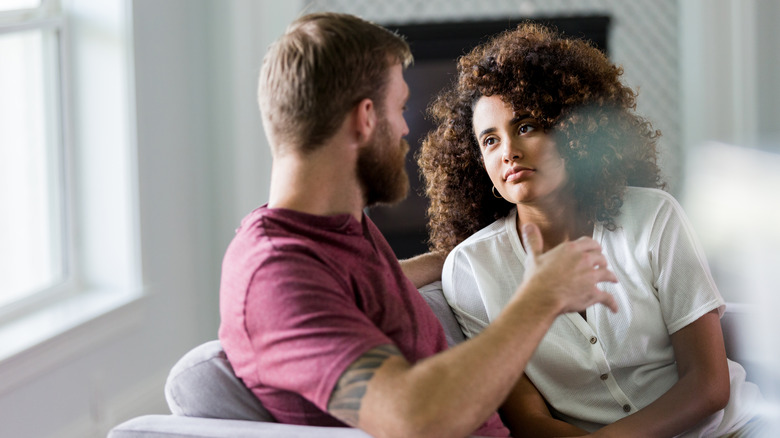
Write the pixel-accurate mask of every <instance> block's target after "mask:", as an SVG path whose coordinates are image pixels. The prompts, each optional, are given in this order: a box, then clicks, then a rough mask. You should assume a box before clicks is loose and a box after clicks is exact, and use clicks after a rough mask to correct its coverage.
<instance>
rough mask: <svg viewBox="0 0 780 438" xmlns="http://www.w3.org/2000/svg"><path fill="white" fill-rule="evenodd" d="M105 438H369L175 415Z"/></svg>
mask: <svg viewBox="0 0 780 438" xmlns="http://www.w3.org/2000/svg"><path fill="white" fill-rule="evenodd" d="M108 438H371V436H370V435H368V434H366V433H365V432H363V431H361V430H359V429H352V428H347V427H314V426H294V425H291V424H279V423H267V422H262V421H246V420H222V419H216V418H197V417H182V416H178V415H144V416H141V417H136V418H133V419H131V420H128V421H126V422H124V423H122V424H120V425H118V426H116V427H114V428H113V429H111V431H110V432H109V433H108Z"/></svg>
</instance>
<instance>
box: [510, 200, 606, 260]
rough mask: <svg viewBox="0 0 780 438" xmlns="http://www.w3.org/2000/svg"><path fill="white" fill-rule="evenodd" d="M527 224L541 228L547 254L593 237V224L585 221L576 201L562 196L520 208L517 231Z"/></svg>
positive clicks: (520, 206)
mask: <svg viewBox="0 0 780 438" xmlns="http://www.w3.org/2000/svg"><path fill="white" fill-rule="evenodd" d="M524 223H534V224H536V225H537V226H538V227H539V230H540V231H541V233H542V239H543V242H544V251H548V250H550V249H551V248H554V247H556V246H558V245H559V244H561V243H563V242H565V241H568V240H575V239H577V238H579V237H581V236H590V235H592V234H593V223H591V222H590V221H588V220H587V219H584V218H582V217H581V215H580V213H579V211H578V209H577V203H576V202H575V201H574V197H573V196H571V195H569V196H564V195H559V196H555V197H554V199H549V200H547V201H546V202H534V203H528V204H517V223H516V226H517V230H518V234H519V235H520V236H521V237H520V238H521V240H522V233H520V228H521V226H522V224H524Z"/></svg>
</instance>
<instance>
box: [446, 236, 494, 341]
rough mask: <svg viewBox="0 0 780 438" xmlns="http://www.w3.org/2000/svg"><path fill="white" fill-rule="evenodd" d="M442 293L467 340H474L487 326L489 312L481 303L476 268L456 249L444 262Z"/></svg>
mask: <svg viewBox="0 0 780 438" xmlns="http://www.w3.org/2000/svg"><path fill="white" fill-rule="evenodd" d="M442 289H443V292H444V297H445V298H446V299H447V303H449V305H450V307H451V308H452V312H453V313H454V314H455V318H456V319H457V320H458V324H460V328H461V331H462V332H463V334H464V335H465V336H466V337H467V338H472V337H474V336H476V335H478V334H479V333H481V332H482V330H484V329H485V327H487V326H488V322H489V319H488V314H487V309H485V306H484V304H483V301H482V300H481V299H480V297H481V293H480V290H479V285H478V284H477V281H476V273H475V272H474V266H473V265H472V263H470V261H469V259H468V257H467V256H466V254H464V253H463V251H461V250H460V249H459V248H455V249H454V250H453V251H452V252H450V254H449V255H448V256H447V259H446V260H445V261H444V268H443V270H442Z"/></svg>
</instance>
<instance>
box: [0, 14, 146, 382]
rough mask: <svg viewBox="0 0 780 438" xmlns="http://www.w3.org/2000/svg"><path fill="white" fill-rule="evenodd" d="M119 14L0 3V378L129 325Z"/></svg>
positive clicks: (133, 227)
mask: <svg viewBox="0 0 780 438" xmlns="http://www.w3.org/2000/svg"><path fill="white" fill-rule="evenodd" d="M131 12H132V10H131V3H130V2H129V1H128V0H100V1H87V2H84V1H76V0H0V371H8V370H10V369H13V372H14V374H12V375H29V376H32V375H34V374H35V373H37V372H40V371H41V370H42V369H43V368H45V366H46V363H49V364H50V363H56V361H57V360H58V359H59V358H58V357H54V356H52V354H49V353H50V352H51V349H50V348H49V349H47V345H48V346H49V347H50V346H51V345H52V344H51V343H50V342H49V343H48V344H47V342H46V341H49V340H54V339H55V338H56V342H60V345H66V347H64V348H61V349H56V351H58V352H60V353H57V354H63V355H65V354H74V351H76V350H77V349H78V348H85V346H88V345H90V344H92V343H94V342H97V340H98V339H107V338H108V337H110V336H111V334H112V333H115V332H116V330H118V329H120V328H121V326H122V324H120V323H118V322H119V321H125V323H126V324H135V323H136V322H135V321H137V318H136V317H137V312H138V311H139V310H138V309H139V306H128V305H127V304H130V303H131V302H135V301H137V300H138V298H140V297H141V296H142V287H141V284H142V282H141V274H140V256H139V253H140V251H139V237H138V219H137V214H138V213H137V212H138V208H137V191H138V185H137V177H136V158H135V157H136V155H135V118H134V115H135V112H134V108H135V105H134V100H133V95H134V86H133V85H134V81H133V63H132V13H131ZM109 313H111V315H110V317H107V318H101V317H102V316H106V315H108V314H109ZM130 315H134V316H133V317H132V318H131V317H130ZM133 318H136V319H133ZM109 321H110V322H109ZM87 326H89V329H83V330H77V328H86V327H87ZM71 341H73V342H71ZM44 351H45V352H47V353H46V354H47V355H46V356H45V357H46V360H45V361H41V360H40V357H44V356H40V354H43V353H42V352H44ZM23 353H24V354H23ZM22 356H26V357H28V358H37V359H36V360H33V359H30V360H16V359H19V358H21V357H22ZM39 363H40V364H41V365H40V366H39V365H35V366H32V365H31V364H39ZM0 380H2V379H0ZM3 387H4V382H2V381H0V391H2V389H3Z"/></svg>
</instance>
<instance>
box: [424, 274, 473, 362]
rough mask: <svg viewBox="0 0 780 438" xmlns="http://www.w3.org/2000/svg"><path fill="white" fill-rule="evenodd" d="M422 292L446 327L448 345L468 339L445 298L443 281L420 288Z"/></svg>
mask: <svg viewBox="0 0 780 438" xmlns="http://www.w3.org/2000/svg"><path fill="white" fill-rule="evenodd" d="M420 294H421V295H422V296H423V298H425V301H426V302H427V303H428V306H430V308H431V310H433V313H435V314H436V317H437V318H439V322H441V326H442V327H443V328H444V334H445V335H446V336H447V345H449V346H450V347H452V346H453V345H455V344H459V343H461V342H463V341H465V340H466V337H465V336H463V332H461V331H460V325H459V324H458V321H457V320H456V319H455V314H453V313H452V309H450V305H449V304H447V299H446V298H444V292H443V291H442V286H441V281H435V282H433V283H431V284H427V285H425V286H423V287H421V288H420Z"/></svg>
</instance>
